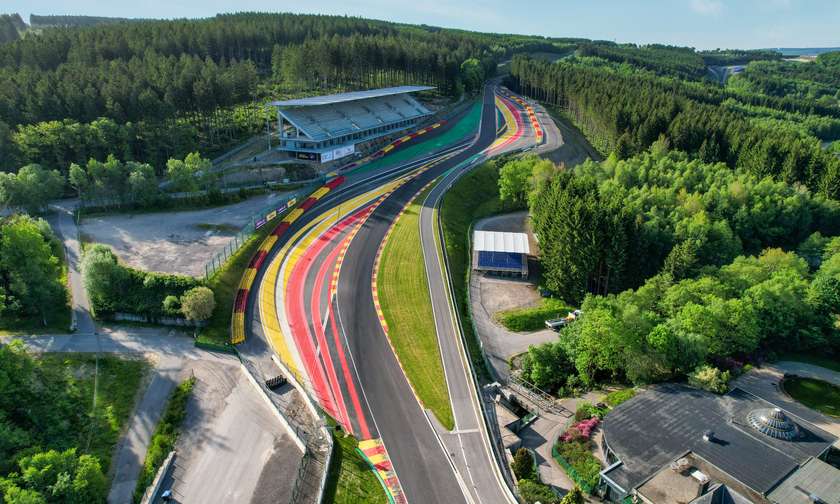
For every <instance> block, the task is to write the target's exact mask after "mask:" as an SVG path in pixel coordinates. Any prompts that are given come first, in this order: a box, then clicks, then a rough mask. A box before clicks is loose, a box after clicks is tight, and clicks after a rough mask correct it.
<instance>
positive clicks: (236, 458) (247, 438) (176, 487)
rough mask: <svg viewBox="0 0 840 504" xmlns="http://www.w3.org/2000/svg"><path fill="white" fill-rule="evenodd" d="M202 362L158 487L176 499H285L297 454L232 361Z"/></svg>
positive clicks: (260, 502)
mask: <svg viewBox="0 0 840 504" xmlns="http://www.w3.org/2000/svg"><path fill="white" fill-rule="evenodd" d="M202 364H203V363H196V365H195V366H194V367H193V371H194V373H195V377H196V384H195V386H194V388H193V394H192V396H191V397H190V400H189V402H188V404H187V416H186V419H185V421H184V427H183V430H182V432H183V433H182V435H181V437H180V438H179V439H178V443H177V446H176V452H177V457H176V459H175V464H174V469H173V470H172V471H171V473H170V475H169V477H168V481H167V482H166V483H165V484H164V488H171V490H172V493H173V497H174V501H175V502H182V503H189V502H225V503H253V504H269V503H277V502H289V501H290V499H291V494H292V487H293V484H294V481H295V479H296V475H297V470H298V466H299V464H300V462H301V458H302V456H303V454H302V453H301V451H300V450H299V449H298V447H297V445H295V443H294V442H293V441H292V439H291V438H290V437H289V435H288V433H287V431H286V430H285V429H284V427H283V426H282V425H281V424H280V422H279V421H278V419H277V416H276V414H275V413H274V412H273V411H272V410H271V409H270V407H269V406H268V403H267V402H266V401H265V398H263V397H261V395H260V394H261V393H260V392H259V391H258V390H257V389H256V387H254V385H253V384H252V383H251V382H249V380H248V378H247V377H246V375H245V372H244V371H243V370H242V369H241V367H240V366H239V365H238V364H227V363H225V364H220V363H209V364H207V365H202Z"/></svg>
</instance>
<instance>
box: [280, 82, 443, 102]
mask: <svg viewBox="0 0 840 504" xmlns="http://www.w3.org/2000/svg"><path fill="white" fill-rule="evenodd" d="M430 89H434V87H432V86H396V87H389V88H382V89H369V90H367V91H352V92H349V93H337V94H331V95H323V96H311V97H309V98H298V99H296V100H281V101H273V102H271V105H274V106H275V107H311V106H316V105H333V104H336V103H344V102H349V101H356V100H365V99H368V98H380V97H382V96H392V95H396V94H403V93H416V92H418V91H428V90H430Z"/></svg>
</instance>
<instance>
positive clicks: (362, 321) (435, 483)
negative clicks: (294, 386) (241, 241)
mask: <svg viewBox="0 0 840 504" xmlns="http://www.w3.org/2000/svg"><path fill="white" fill-rule="evenodd" d="M483 117H485V118H491V120H489V121H484V122H483V123H482V128H481V131H480V134H479V135H478V136H477V137H476V138H474V140H475V141H474V142H473V143H472V145H471V146H470V147H468V148H467V149H465V150H464V151H463V152H459V153H457V154H455V155H454V156H453V157H452V158H451V159H448V160H446V161H444V162H442V163H440V164H438V165H436V166H434V167H432V168H430V169H429V170H428V171H427V172H425V173H423V174H422V175H420V176H418V177H416V178H415V179H414V180H412V181H410V182H408V183H406V184H405V185H403V186H402V187H400V188H398V189H396V190H395V191H394V192H393V193H391V194H390V195H389V196H388V197H387V198H386V199H384V201H382V202H381V203H380V204H379V205H378V206H376V208H375V210H374V211H373V213H372V214H371V215H370V216H369V217H367V218H366V220H364V224H363V225H361V226H360V227H359V229H358V231H357V234H356V235H355V237H354V238H353V240H352V242H350V246H349V248H348V250H347V253H346V256H345V257H344V259H343V262H342V264H343V266H342V268H341V271H340V276H339V278H338V282H337V286H336V287H337V295H336V297H335V298H334V299H331V298H330V296H329V295H326V293H325V292H324V290H323V289H322V288H321V287H319V286H322V285H323V284H324V280H325V278H324V275H323V274H322V273H323V272H325V271H330V269H332V265H333V264H334V263H333V261H334V260H335V259H334V256H333V252H334V251H335V250H336V249H337V245H338V244H339V243H341V242H342V240H343V239H344V237H345V236H346V233H347V232H348V229H349V226H348V227H345V228H344V229H339V230H335V231H328V232H324V234H323V235H322V236H323V240H322V239H321V238H319V239H318V240H317V241H316V242H315V243H314V244H313V245H310V246H308V247H307V248H309V247H314V248H313V250H312V251H311V252H310V253H307V254H305V255H304V256H303V257H301V258H299V260H298V263H299V264H301V266H300V267H299V268H300V271H298V272H295V270H290V271H289V272H288V273H289V274H290V275H291V278H292V279H293V280H295V282H297V285H299V289H291V290H289V289H288V288H287V286H284V285H281V287H282V289H285V294H284V295H285V298H286V299H285V301H282V300H283V299H284V297H283V296H284V295H281V294H280V292H281V291H280V290H278V295H277V296H276V298H277V300H278V302H281V301H282V302H284V303H285V306H282V307H280V306H278V308H279V310H282V311H283V312H284V313H286V312H289V313H292V315H291V316H290V318H289V320H288V324H289V325H290V326H293V327H295V328H296V329H295V330H294V331H292V332H295V333H296V335H295V337H296V338H297V337H298V334H303V335H306V334H307V331H308V333H309V339H311V340H313V341H316V340H317V341H318V343H317V344H316V345H315V346H314V350H315V353H311V352H310V353H311V355H309V356H308V357H307V358H306V359H307V360H309V361H310V364H309V366H310V368H309V369H308V370H307V371H310V370H311V371H312V372H313V374H314V375H320V377H319V378H317V379H319V380H320V381H321V385H320V386H319V387H318V388H319V389H320V390H321V391H322V392H316V395H318V397H317V398H318V400H319V401H318V402H319V403H321V405H322V406H326V407H327V408H328V409H329V408H332V409H334V410H338V409H340V407H339V405H338V404H337V402H338V400H340V399H341V397H339V396H342V397H343V398H345V399H348V400H346V401H345V407H346V409H347V410H348V411H349V412H350V416H351V417H353V418H350V421H349V422H348V425H349V426H350V428H351V429H352V430H353V431H354V432H355V431H360V430H362V429H361V424H360V422H359V420H360V419H365V420H369V422H368V423H369V430H370V435H371V436H372V437H373V436H375V435H379V437H381V438H382V440H383V441H384V443H385V446H386V447H387V449H388V452H389V454H390V456H391V461H392V463H393V466H394V469H395V471H396V473H397V475H398V476H399V478H400V481H401V483H402V487H403V491H404V493H405V496H406V497H407V500H408V501H410V502H445V503H455V502H476V501H480V502H494V503H495V502H505V501H506V500H507V497H506V496H505V495H504V494H505V489H504V488H503V483H502V482H501V481H498V480H495V481H494V474H495V472H494V471H497V470H498V469H497V468H494V467H493V461H492V460H493V459H492V458H490V457H489V456H488V450H489V447H488V446H487V444H486V443H487V442H486V440H483V438H482V436H481V435H480V434H481V432H482V431H481V430H480V429H482V428H483V427H482V424H481V419H480V418H481V417H480V416H477V412H478V411H479V410H478V409H477V408H478V405H477V402H476V401H477V399H471V397H476V396H477V392H476V391H475V390H474V385H473V382H472V380H471V378H470V377H469V375H468V374H467V373H468V372H467V371H465V366H467V365H468V363H466V362H465V361H464V360H463V359H462V357H461V355H462V354H463V348H462V346H461V345H462V343H461V342H460V340H459V339H458V338H452V337H451V334H453V333H451V332H450V333H449V335H448V336H446V337H449V341H450V343H449V346H448V348H449V351H448V361H449V364H448V365H449V367H450V368H451V369H452V372H451V373H450V374H451V375H452V376H453V378H452V380H456V381H457V384H458V385H457V386H455V387H453V386H452V385H450V391H453V390H454V391H455V392H454V395H453V401H454V402H456V403H457V404H458V405H461V406H460V408H461V410H464V409H465V408H466V411H465V412H464V413H463V414H461V413H456V418H458V422H459V423H458V425H459V429H460V428H461V426H465V427H464V428H463V429H462V430H459V431H456V434H454V435H449V434H448V433H446V434H443V435H444V436H451V439H450V441H451V440H455V441H458V440H459V439H461V438H458V436H459V435H463V436H464V437H463V438H462V439H463V440H464V441H465V446H464V448H463V449H462V448H457V449H455V448H453V449H448V448H447V451H449V452H452V454H451V455H449V456H447V453H446V452H445V451H444V450H443V449H442V446H441V441H440V439H439V438H438V435H441V433H436V432H435V430H434V429H433V428H432V427H431V426H430V423H431V422H430V421H428V420H427V417H426V415H425V412H424V411H423V410H422V409H421V407H420V405H419V403H418V402H417V400H416V399H415V397H414V396H413V393H412V391H411V388H410V386H409V384H408V382H407V380H406V378H405V376H404V374H403V373H402V370H401V369H400V367H399V363H398V362H397V359H396V357H395V356H394V354H393V351H392V350H391V348H390V346H389V344H388V342H387V339H386V336H385V335H384V333H383V332H382V328H381V325H380V323H379V318H378V316H377V314H376V311H375V308H374V305H373V300H372V293H371V291H370V289H369V285H370V282H371V275H372V273H373V264H374V259H375V256H376V252H377V250H378V248H379V244H380V243H381V242H382V240H383V238H384V235H385V233H386V231H387V230H388V228H389V226H390V224H391V223H392V222H393V220H394V219H395V218H396V216H397V215H398V213H399V212H400V210H401V209H402V208H403V207H404V206H405V205H406V204H407V203H408V201H409V200H410V199H411V197H412V196H413V195H414V194H415V193H416V192H417V190H418V189H419V188H420V187H422V186H423V185H425V184H426V183H428V182H429V181H431V180H434V179H435V178H437V177H439V176H440V175H441V174H443V173H445V172H447V171H449V170H450V169H452V168H454V167H456V166H458V165H460V164H461V163H462V162H463V161H465V160H467V159H468V158H470V157H472V156H474V155H476V154H478V153H479V152H481V151H482V150H483V149H485V148H486V147H488V146H489V145H490V144H491V143H492V142H493V140H494V139H495V129H496V124H495V120H493V118H494V117H495V108H494V100H493V93H492V88H490V87H488V89H487V92H486V93H485V98H484V103H483ZM453 122H454V121H453ZM439 133H440V132H438V134H439ZM517 145H519V146H521V144H519V143H516V142H514V143H512V144H511V145H510V146H509V148H514V147H515V146H517ZM430 154H431V153H430ZM434 157H435V156H434V155H430V156H429V158H434ZM414 166H415V167H416V166H418V164H415V165H414ZM402 171H403V172H404V170H402ZM396 176H397V173H396V171H395V172H391V173H387V172H386V173H383V172H380V173H378V174H375V175H374V176H372V177H371V176H370V174H365V175H364V177H369V178H367V179H362V177H361V176H359V177H356V178H355V179H352V178H350V177H348V181H347V182H346V183H345V184H344V186H342V188H341V189H340V190H338V191H335V192H333V193H330V194H328V195H327V196H326V197H325V198H323V199H322V200H321V201H319V203H318V204H317V205H315V206H313V208H312V209H310V210H309V211H308V212H307V213H306V214H304V218H302V219H298V221H296V222H295V224H294V225H293V226H292V228H290V229H289V230H288V231H287V233H286V234H284V236H286V237H288V236H292V235H294V234H295V233H296V232H297V231H298V230H301V229H302V228H303V227H304V226H306V225H307V224H308V223H310V222H311V221H312V220H313V219H314V218H316V216H318V215H319V214H322V213H323V212H325V211H328V210H330V209H332V208H336V207H339V206H340V205H341V204H342V203H343V202H346V201H348V200H349V199H351V198H354V197H356V196H358V195H360V194H362V193H363V192H365V191H369V190H371V189H374V188H376V187H380V186H382V185H383V184H385V183H387V182H388V181H390V180H394V179H395V177H396ZM347 210H348V209H344V211H347ZM310 216H311V217H310ZM340 225H341V224H339V226H340ZM301 239H302V238H301ZM282 245H283V244H282V243H278V244H277V245H275V247H274V248H273V250H272V251H271V253H270V254H269V257H268V258H267V259H266V261H265V262H264V265H268V264H270V263H271V261H272V260H273V259H274V257H275V256H276V255H277V253H278V252H279V249H280V247H281V246H282ZM265 269H266V268H261V271H260V272H258V274H257V278H256V280H255V284H257V285H258V284H260V283H261V282H262V276H263V275H264V274H265ZM290 282H291V281H290ZM257 291H259V289H253V290H252V294H251V300H250V302H249V303H248V313H247V321H248V322H247V325H248V339H247V340H246V343H245V344H244V346H243V351H245V352H246V353H253V352H252V350H254V351H256V350H258V349H262V350H261V351H267V350H269V347H268V345H266V344H265V336H264V334H263V328H262V325H261V314H260V313H259V311H260V310H259V309H257V308H256V307H258V304H259V303H256V302H255V301H256V297H257V294H258V293H257ZM288 298H294V299H292V301H291V302H292V303H296V304H297V306H292V307H291V308H290V307H289V302H290V301H289V299H288ZM443 300H444V301H443V302H444V304H447V301H446V297H445V296H444V297H443ZM307 305H308V306H307ZM330 310H332V311H334V318H335V326H333V324H332V322H331V319H332V316H331V315H330ZM295 311H297V314H293V312H295ZM289 313H286V314H289ZM322 332H323V334H322ZM313 336H314V337H313ZM441 337H444V336H441ZM333 341H335V343H333ZM252 347H253V348H252ZM325 350H327V351H325ZM340 353H344V355H345V357H346V359H347V366H346V368H347V369H348V370H349V376H350V379H349V380H348V379H346V378H345V377H343V376H342V368H344V364H341V366H338V365H337V364H335V363H336V362H340V360H341V356H340ZM329 360H331V361H332V362H333V364H332V366H336V367H337V368H338V371H339V372H338V373H336V375H335V376H334V377H331V376H330V370H329V369H327V367H328V365H329ZM316 377H317V376H316ZM313 378H315V377H313ZM313 381H314V379H313ZM328 382H331V383H332V384H331V385H325V384H327V383H328ZM351 383H356V384H358V385H359V387H358V388H359V389H360V391H359V393H358V396H359V397H358V399H359V405H358V406H360V410H361V413H362V414H361V415H359V414H356V415H355V416H354V415H353V413H354V411H353V410H354V409H355V408H356V406H354V405H352V404H351V403H352V398H351V396H352V394H350V393H348V390H347V389H348V385H349V384H351ZM452 383H453V384H454V383H456V382H452ZM310 385H312V384H310ZM333 385H335V386H333ZM333 400H336V401H333ZM351 406H352V407H351ZM478 414H480V413H478ZM470 416H472V420H470ZM435 423H436V422H435ZM469 426H475V427H469ZM472 429H474V431H473V430H472ZM444 442H446V439H444ZM455 452H460V453H461V455H459V456H458V457H460V458H459V459H458V460H460V462H458V461H457V460H454V459H455V458H456V453H455ZM465 454H466V455H465ZM474 458H478V459H484V460H483V462H482V461H480V460H473V459H474ZM453 463H455V464H460V467H458V468H456V470H455V471H453V465H452V464H453ZM473 464H474V466H475V469H474V470H472V471H470V470H468V468H469V466H470V465H473ZM485 473H486V474H485ZM456 474H457V475H458V476H456ZM486 478H489V479H486ZM482 481H483V482H490V483H491V484H490V485H489V486H487V485H484V484H483V483H482ZM485 486H487V488H484V487H485ZM479 487H481V488H479Z"/></svg>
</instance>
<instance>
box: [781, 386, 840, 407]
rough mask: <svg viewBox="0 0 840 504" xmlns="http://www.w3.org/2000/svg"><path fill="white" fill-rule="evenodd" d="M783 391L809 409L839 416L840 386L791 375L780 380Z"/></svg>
mask: <svg viewBox="0 0 840 504" xmlns="http://www.w3.org/2000/svg"><path fill="white" fill-rule="evenodd" d="M782 386H783V387H784V389H785V392H787V393H788V394H790V396H791V397H793V398H794V399H796V400H797V401H799V402H801V403H802V404H804V405H805V406H808V407H809V408H811V409H815V410H817V411H819V412H821V413H825V414H826V415H831V416H840V387H835V386H834V385H832V384H830V383H828V382H824V381H822V380H814V379H812V378H802V377H798V376H797V377H793V378H786V379H785V380H784V381H783V382H782Z"/></svg>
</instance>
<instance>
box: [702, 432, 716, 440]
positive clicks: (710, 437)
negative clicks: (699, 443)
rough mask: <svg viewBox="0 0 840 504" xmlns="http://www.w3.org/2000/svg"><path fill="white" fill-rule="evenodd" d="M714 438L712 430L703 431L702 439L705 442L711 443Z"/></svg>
mask: <svg viewBox="0 0 840 504" xmlns="http://www.w3.org/2000/svg"><path fill="white" fill-rule="evenodd" d="M714 438H715V433H714V432H712V431H710V430H707V431H705V432H703V441H705V442H707V443H711V442H712V440H713V439H714Z"/></svg>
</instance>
